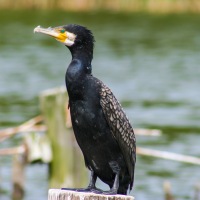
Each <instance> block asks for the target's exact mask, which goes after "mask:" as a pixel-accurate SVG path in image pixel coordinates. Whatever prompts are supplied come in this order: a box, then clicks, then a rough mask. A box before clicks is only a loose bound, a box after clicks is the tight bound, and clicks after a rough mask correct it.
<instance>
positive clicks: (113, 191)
mask: <svg viewBox="0 0 200 200" xmlns="http://www.w3.org/2000/svg"><path fill="white" fill-rule="evenodd" d="M102 194H105V195H116V194H117V190H115V189H111V190H109V191H103V193H102Z"/></svg>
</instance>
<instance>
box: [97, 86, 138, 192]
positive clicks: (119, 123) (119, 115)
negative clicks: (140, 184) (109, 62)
mask: <svg viewBox="0 0 200 200" xmlns="http://www.w3.org/2000/svg"><path fill="white" fill-rule="evenodd" d="M99 84H100V85H101V87H100V98H101V100H100V104H101V106H102V109H103V113H104V115H105V117H106V119H107V122H108V125H109V126H110V129H111V132H112V134H113V136H114V137H115V139H116V140H117V142H118V144H119V146H120V148H121V151H122V153H123V156H124V159H125V162H126V164H127V167H128V171H129V174H130V177H131V180H132V182H133V179H134V167H135V162H136V156H135V155H136V147H135V142H136V141H135V135H134V131H133V128H132V126H131V124H130V121H129V120H128V118H127V116H126V114H125V113H124V111H123V109H122V107H121V105H120V103H119V102H118V101H117V99H116V98H115V96H114V95H113V93H112V92H111V90H110V89H109V88H108V87H107V86H105V85H104V84H103V83H102V82H99ZM131 188H132V184H131V186H130V189H131Z"/></svg>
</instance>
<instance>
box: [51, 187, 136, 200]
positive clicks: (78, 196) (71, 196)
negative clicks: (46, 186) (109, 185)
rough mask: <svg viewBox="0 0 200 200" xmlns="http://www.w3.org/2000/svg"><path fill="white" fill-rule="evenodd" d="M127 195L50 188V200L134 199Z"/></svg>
mask: <svg viewBox="0 0 200 200" xmlns="http://www.w3.org/2000/svg"><path fill="white" fill-rule="evenodd" d="M134 199H135V198H134V197H132V196H126V195H102V194H94V193H86V192H74V191H70V190H58V189H50V190H49V194H48V200H134Z"/></svg>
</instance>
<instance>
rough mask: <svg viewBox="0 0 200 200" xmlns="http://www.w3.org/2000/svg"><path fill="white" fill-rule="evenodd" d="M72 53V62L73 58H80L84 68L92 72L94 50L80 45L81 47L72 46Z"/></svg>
mask: <svg viewBox="0 0 200 200" xmlns="http://www.w3.org/2000/svg"><path fill="white" fill-rule="evenodd" d="M70 51H71V54H72V62H73V60H79V61H80V62H81V65H82V68H83V69H82V70H83V71H84V72H85V73H86V74H91V73H92V66H91V62H92V58H93V50H92V49H91V48H89V47H85V46H80V47H79V48H70Z"/></svg>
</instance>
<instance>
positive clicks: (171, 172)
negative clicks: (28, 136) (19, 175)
mask: <svg viewBox="0 0 200 200" xmlns="http://www.w3.org/2000/svg"><path fill="white" fill-rule="evenodd" d="M0 9H1V10H0V27H1V28H0V129H2V130H3V129H5V128H9V127H14V126H18V125H20V124H21V123H23V122H25V121H27V120H29V119H30V118H33V117H35V116H36V115H38V114H40V112H41V111H40V106H39V98H38V96H39V94H40V93H41V92H42V91H44V90H46V89H49V88H54V87H58V86H61V85H64V76H65V70H66V68H67V66H68V63H69V62H70V61H71V55H70V53H69V51H68V49H67V48H66V47H65V46H63V45H61V44H60V43H58V42H56V41H55V40H53V39H51V38H49V37H46V36H43V35H36V34H33V29H34V28H35V27H36V26H38V25H41V26H44V27H49V26H52V27H54V26H59V25H64V24H70V23H75V24H81V25H84V26H86V27H88V28H89V29H91V30H92V31H93V34H94V36H95V39H96V43H95V50H94V60H93V75H94V76H96V77H98V78H99V79H101V80H102V81H104V82H105V83H106V84H107V85H108V86H109V87H110V88H111V89H112V91H113V92H114V94H115V95H116V97H117V98H118V99H119V101H120V102H121V104H122V106H123V107H124V109H125V111H126V113H127V115H128V116H129V119H130V121H131V122H132V125H133V127H135V128H147V129H159V130H161V131H162V135H161V136H158V137H150V136H137V145H138V146H140V147H146V148H149V149H155V150H162V151H169V152H174V153H178V154H185V155H190V156H194V157H200V147H199V144H200V135H199V132H200V103H199V99H200V90H199V86H200V78H199V77H200V66H199V63H200V1H199V0H116V1H114V0H108V1H106V0H105V1H103V0H76V1H67V0H66V1H61V0H34V1H33V0H28V1H24V0H18V1H12V0H1V1H0ZM22 138H23V134H17V135H15V136H14V137H11V138H10V139H9V140H5V141H3V142H0V148H1V149H3V148H8V147H15V146H17V145H19V144H20V143H21V141H22ZM12 166H13V159H12V156H0V199H1V200H8V199H12V195H11V194H12V188H13V186H12V173H13V172H12ZM58 170H59V169H58ZM48 173H49V172H48V165H47V164H34V165H27V166H26V170H25V177H26V178H25V184H24V186H25V196H24V199H25V200H35V199H38V200H40V199H41V200H42V199H47V192H48V188H49V186H48ZM165 181H169V182H170V184H171V191H172V193H173V196H174V198H175V199H194V200H198V197H197V196H198V194H197V193H198V192H197V190H198V189H197V187H198V185H199V183H200V170H199V165H193V164H186V163H183V162H176V161H170V160H164V159H160V158H154V157H146V156H141V155H138V156H137V164H136V173H135V185H134V190H133V191H132V192H131V195H133V196H135V198H136V199H138V200H147V199H148V200H155V199H165V196H164V192H163V183H164V182H165ZM98 184H99V186H100V187H103V188H106V186H105V185H103V184H102V183H100V182H99V183H98Z"/></svg>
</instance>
